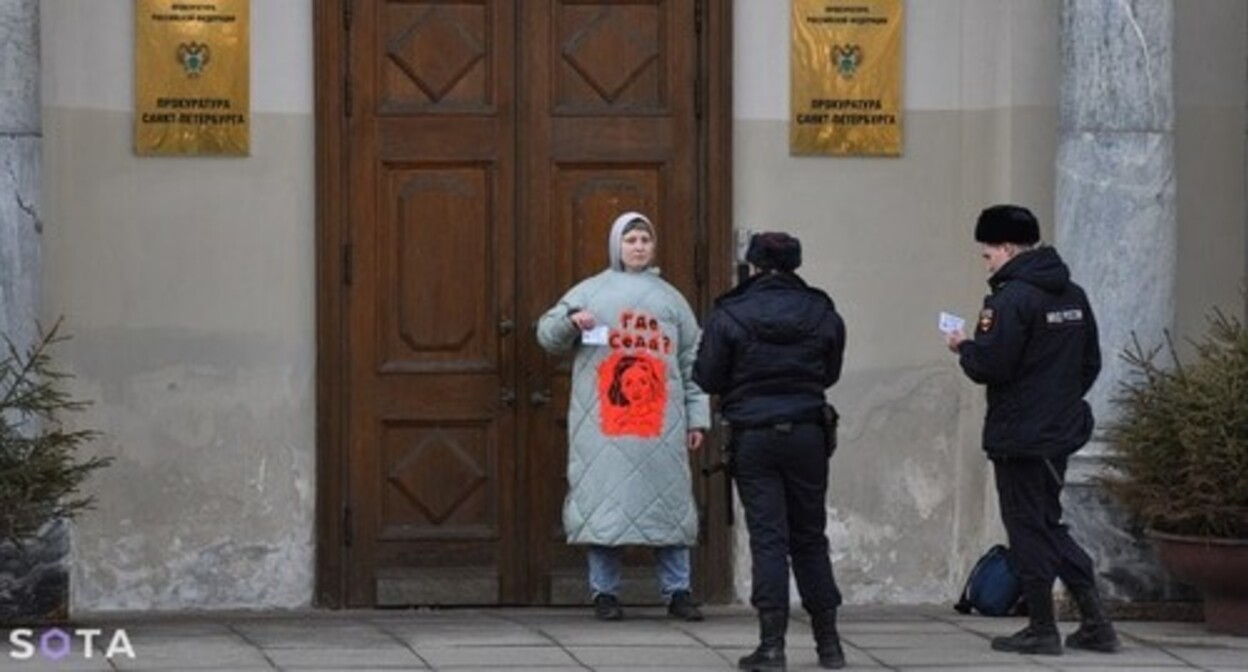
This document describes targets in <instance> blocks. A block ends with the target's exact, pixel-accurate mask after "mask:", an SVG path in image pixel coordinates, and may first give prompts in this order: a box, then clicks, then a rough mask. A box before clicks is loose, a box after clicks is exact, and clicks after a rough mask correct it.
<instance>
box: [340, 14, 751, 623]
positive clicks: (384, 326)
mask: <svg viewBox="0 0 1248 672" xmlns="http://www.w3.org/2000/svg"><path fill="white" fill-rule="evenodd" d="M320 1H321V2H322V5H321V6H322V7H325V6H326V5H329V6H334V7H336V8H338V9H341V10H342V14H341V15H339V17H340V18H339V19H336V21H338V25H340V27H341V29H342V30H341V31H333V30H329V29H328V28H327V27H326V26H325V25H322V26H320V27H319V28H318V31H319V32H318V35H320V36H321V37H322V38H323V39H324V41H325V44H323V45H321V46H318V49H319V50H321V51H318V54H320V55H322V56H325V55H326V54H328V56H327V57H326V58H322V59H321V63H322V65H321V66H320V67H321V71H322V72H323V73H324V72H329V73H331V75H332V74H337V71H339V70H340V71H341V87H340V88H339V87H337V86H328V87H327V86H325V82H326V81H327V80H328V81H331V82H334V81H336V80H333V79H330V77H328V76H325V77H322V78H321V79H318V81H319V82H320V83H321V85H322V88H321V89H320V90H318V96H319V97H321V100H318V110H319V111H321V113H322V114H323V115H325V116H328V117H331V119H330V120H329V121H325V120H320V121H318V129H320V131H321V136H319V138H318V147H320V148H321V150H322V156H321V158H320V160H319V161H320V162H319V164H318V165H319V166H320V169H321V174H320V178H321V182H320V184H321V185H322V190H323V193H322V194H321V198H322V203H323V204H326V205H327V206H328V207H329V208H330V211H329V212H328V213H325V212H322V214H321V217H322V220H323V221H328V222H329V224H327V225H325V232H323V233H322V238H321V241H322V242H321V244H322V245H324V244H325V240H326V237H327V236H330V235H332V234H336V235H338V236H339V240H341V241H342V243H341V244H342V254H341V257H337V256H334V255H331V254H326V253H324V252H322V254H321V257H320V258H321V265H322V271H321V273H322V276H321V282H322V283H323V284H322V290H323V291H322V297H321V299H320V304H319V305H320V306H321V308H322V317H321V320H322V321H321V324H322V327H323V328H324V327H325V325H329V332H330V333H331V336H334V335H336V337H337V340H332V339H331V340H332V342H331V343H330V345H329V346H327V345H326V344H325V342H324V340H323V342H322V345H321V348H322V358H321V360H320V361H321V365H322V366H323V367H326V371H324V372H322V374H320V375H321V376H322V378H321V380H322V396H321V398H322V400H324V401H325V402H326V403H325V404H324V409H325V410H323V418H325V419H324V422H323V425H324V429H323V431H322V440H323V441H327V442H330V443H331V444H333V445H338V446H341V449H340V450H341V452H340V453H339V452H333V451H330V452H328V453H323V457H324V459H323V460H322V462H321V465H322V470H329V471H332V472H335V473H323V474H322V476H321V481H320V483H321V484H322V487H323V489H324V492H323V493H322V495H321V500H320V501H321V503H322V507H323V511H322V513H321V527H322V536H321V543H322V544H339V545H340V546H341V549H342V550H341V552H340V554H338V555H334V554H333V553H330V552H329V551H323V552H322V553H321V555H320V558H321V562H320V572H321V573H322V575H321V576H320V578H319V579H318V585H319V586H320V587H321V591H322V592H321V594H322V595H329V597H328V598H322V599H327V600H329V601H337V600H338V599H339V598H337V597H334V595H341V603H342V604H345V605H347V606H387V605H411V604H548V603H558V602H568V601H574V602H579V601H583V600H584V599H585V597H586V596H585V585H584V582H585V579H584V562H583V558H582V556H581V555H580V554H579V553H578V552H577V550H576V549H570V548H568V547H567V546H566V545H565V544H564V543H563V536H562V531H561V529H560V525H559V508H560V504H561V502H562V500H563V496H564V494H565V488H566V483H565V480H564V467H565V459H566V451H567V445H566V433H565V432H566V428H565V427H564V421H563V417H564V414H565V412H566V407H567V406H566V405H567V392H568V380H567V362H566V361H564V360H561V359H558V358H552V357H549V356H547V355H546V354H545V353H543V352H542V351H541V349H540V348H539V347H538V345H537V343H536V339H535V338H534V333H533V324H534V321H535V320H536V318H537V316H538V315H540V314H541V312H542V311H543V310H545V308H547V307H548V306H550V305H551V304H552V303H553V302H554V301H555V300H556V299H557V298H558V297H559V296H560V295H561V294H562V293H563V292H564V291H565V290H566V289H567V288H568V287H570V286H571V285H572V284H573V283H574V282H575V281H576V280H579V279H580V278H582V277H585V276H587V275H589V274H591V273H595V272H597V271H598V270H599V269H601V268H602V267H603V266H604V265H605V263H606V256H607V255H606V234H607V227H608V226H609V225H610V222H611V220H612V219H613V218H614V216H615V215H616V214H618V212H620V211H623V210H624V209H639V210H643V211H645V212H647V213H649V214H650V215H651V216H652V217H653V219H654V221H655V223H656V225H657V227H658V231H659V257H660V263H661V265H662V266H663V269H664V275H665V277H666V278H668V280H669V281H671V282H673V284H675V285H676V286H678V287H679V288H680V289H681V290H682V291H683V292H684V293H685V294H686V296H688V297H689V298H690V300H691V302H692V303H694V304H695V305H698V304H699V303H700V302H704V301H705V300H706V296H707V295H708V294H709V290H708V288H707V287H706V286H705V285H706V283H705V282H704V278H705V269H706V267H707V258H706V257H707V255H706V254H705V253H704V251H703V250H704V246H703V241H704V240H705V237H706V235H707V234H706V230H705V229H706V224H705V222H704V221H702V220H704V219H705V213H704V212H703V211H702V208H703V206H702V204H701V202H700V198H701V196H700V194H701V193H702V192H701V191H700V185H703V184H704V182H703V181H704V180H706V179H707V177H706V175H707V173H708V169H707V167H706V164H705V161H704V160H701V159H700V158H699V138H700V137H704V127H703V125H702V124H704V122H703V121H702V120H701V119H700V117H699V114H698V105H699V102H698V101H699V95H700V90H699V88H698V72H699V36H698V30H699V19H698V12H699V11H700V7H701V4H700V3H699V2H697V1H695V0H631V1H621V0H615V1H610V0H598V1H592V0H441V1H434V0H320ZM335 59H337V60H335ZM720 179H726V177H724V178H720ZM326 205H323V206H322V207H326ZM339 213H340V214H339ZM339 217H340V218H341V223H338V222H339V220H338V218H339ZM338 272H340V274H341V276H342V280H341V283H340V285H339V284H331V283H332V282H333V281H332V280H329V281H327V278H333V277H334V275H337V274H338ZM338 325H340V326H338ZM339 409H341V410H339ZM698 480H699V484H698V488H699V492H700V497H702V498H704V499H705V498H706V497H707V494H706V493H705V492H704V490H705V489H706V488H705V485H704V484H703V483H701V479H698ZM326 483H329V485H325V484H326ZM339 502H340V503H341V504H340V505H341V506H342V514H343V515H342V516H341V518H339V517H338V515H337V512H336V511H332V507H335V506H338V505H339ZM325 509H329V510H330V511H329V512H327V511H326V510H325ZM340 521H341V522H340ZM722 533H723V532H722V528H719V534H722ZM704 536H705V535H704ZM717 548H718V549H719V551H718V552H722V550H723V548H724V546H723V545H722V544H721V545H719V546H718V547H717ZM702 553H703V555H705V552H702ZM641 557H642V558H644V560H645V562H646V564H647V570H646V572H647V573H646V575H645V581H646V582H647V584H646V585H647V592H646V596H647V597H653V590H652V586H653V579H652V572H651V571H650V570H649V569H648V567H649V563H650V558H649V556H648V555H646V556H641ZM716 567H717V568H719V569H717V570H716V571H717V572H718V573H715V574H711V573H709V572H708V575H709V576H700V577H699V578H700V579H701V580H703V581H705V580H707V579H708V578H709V580H711V581H713V582H715V583H716V584H725V582H726V579H727V575H726V565H724V564H722V563H720V564H718V565H716ZM326 572H332V573H333V574H334V575H335V576H338V577H340V578H337V579H327V578H325V576H324V573H326ZM334 586H337V588H334Z"/></svg>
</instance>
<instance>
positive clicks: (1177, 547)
mask: <svg viewBox="0 0 1248 672" xmlns="http://www.w3.org/2000/svg"><path fill="white" fill-rule="evenodd" d="M1149 536H1150V537H1151V538H1152V539H1154V540H1155V541H1156V542H1157V550H1158V554H1159V557H1160V559H1161V566H1162V567H1164V568H1165V569H1166V571H1168V572H1170V574H1171V575H1172V576H1174V578H1175V579H1177V580H1178V581H1180V582H1182V583H1186V584H1188V585H1191V586H1195V587H1196V588H1197V589H1199V590H1200V593H1201V595H1202V596H1203V597H1204V601H1205V627H1207V628H1208V629H1209V630H1210V631H1211V632H1223V633H1228V634H1232V635H1237V636H1240V637H1245V636H1248V539H1215V538H1212V537H1185V536H1181V535H1176V534H1167V533H1165V532H1157V531H1150V532H1149Z"/></svg>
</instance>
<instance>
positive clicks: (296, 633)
mask: <svg viewBox="0 0 1248 672" xmlns="http://www.w3.org/2000/svg"><path fill="white" fill-rule="evenodd" d="M705 611H706V614H707V619H706V620H705V621H704V622H701V623H683V622H676V621H671V620H668V619H667V618H665V617H664V612H663V610H662V609H661V608H658V607H650V608H633V609H628V610H627V615H628V616H627V619H626V620H625V621H623V622H619V623H602V622H598V621H595V620H593V619H592V618H591V617H590V614H589V610H588V609H587V608H567V609H544V608H543V609H447V610H428V609H421V610H407V611H349V612H341V611H338V612H335V611H309V612H277V613H244V614H219V613H205V614H202V615H193V616H190V615H181V614H179V615H173V616H160V615H153V614H142V615H136V616H133V617H125V616H119V615H108V616H107V617H100V618H93V619H91V618H89V619H83V620H82V622H80V623H76V624H75V627H77V628H97V629H99V630H101V632H100V634H97V635H94V636H93V647H92V648H93V654H94V655H93V656H92V657H91V658H90V659H87V658H86V657H85V656H84V651H83V649H84V646H83V638H82V635H81V634H74V633H73V632H72V631H73V628H66V630H69V631H70V636H69V637H68V638H62V637H61V635H60V634H56V635H55V636H53V638H52V639H51V640H49V642H48V647H49V650H50V651H52V652H53V653H57V652H59V651H60V650H61V649H62V648H63V646H62V644H63V643H64V642H65V641H70V642H72V644H73V650H72V651H71V652H69V653H68V654H67V655H65V656H64V657H62V658H60V660H58V661H52V660H50V659H49V658H48V656H47V655H46V654H45V653H44V651H43V650H41V649H40V646H39V640H40V638H41V637H42V636H43V635H45V634H46V633H48V632H49V631H48V630H41V629H35V630H34V632H33V633H32V634H30V635H26V634H24V633H20V632H19V633H18V639H19V640H21V641H28V642H30V643H31V644H30V646H29V647H23V646H16V647H15V646H14V644H13V640H12V638H11V637H12V636H11V634H10V632H9V631H3V632H0V635H2V636H3V639H0V670H6V671H7V670H17V671H19V672H35V671H36V670H232V671H237V672H245V671H248V670H321V671H323V670H459V671H462V672H470V671H472V670H523V671H528V670H534V671H537V670H604V671H614V670H620V671H622V670H638V669H646V670H679V671H681V672H696V671H699V670H732V669H736V660H737V658H738V657H740V656H741V655H744V654H745V653H748V652H749V651H750V650H751V649H752V648H753V646H754V644H755V642H756V640H755V637H756V634H755V632H756V631H755V621H754V617H753V613H752V612H751V611H750V610H748V609H747V608H745V607H740V606H734V607H708V608H706V610H705ZM797 620H798V622H794V623H793V624H791V625H790V629H789V647H788V655H789V669H790V670H815V669H818V666H817V665H816V661H815V655H814V648H813V644H812V643H811V639H810V628H809V626H808V625H807V624H806V619H805V616H804V615H800V616H799V617H798V619H797ZM1022 624H1023V620H1022V619H1017V618H985V617H981V616H961V615H958V614H955V613H954V612H953V611H952V610H951V609H950V608H948V607H937V606H931V607H917V608H903V607H886V608H877V607H852V606H851V607H846V608H845V609H843V610H842V618H841V634H842V637H843V639H844V642H845V649H846V655H847V657H848V658H849V668H850V669H863V670H872V669H874V670H946V671H947V670H976V671H981V672H986V671H988V670H1037V671H1041V670H1045V671H1053V670H1057V671H1064V670H1070V671H1084V670H1087V671H1090V670H1121V671H1123V672H1126V671H1127V670H1130V671H1132V672H1141V671H1142V672H1150V671H1163V670H1164V671H1175V670H1211V671H1212V670H1248V638H1236V637H1226V636H1215V635H1211V634H1209V633H1207V632H1206V631H1205V630H1204V626H1203V625H1202V624H1200V623H1175V622H1120V623H1119V632H1120V634H1121V635H1122V638H1123V642H1124V645H1125V648H1124V650H1123V651H1122V652H1121V653H1119V654H1117V655H1103V654H1091V653H1077V652H1068V653H1067V654H1066V655H1064V656H1061V657H1043V656H1018V655H1013V654H1005V653H998V652H995V651H992V650H991V649H990V648H989V647H988V639H989V638H990V637H991V636H994V635H998V634H1005V633H1009V632H1013V631H1014V630H1016V629H1018V628H1019V627H1021V626H1022ZM1074 627H1075V626H1074V624H1073V623H1063V624H1062V629H1063V631H1065V632H1070V631H1071V630H1073V629H1074ZM119 628H120V629H122V630H123V632H124V636H125V639H126V640H128V642H129V644H130V645H131V647H132V648H133V650H134V653H135V657H134V658H133V659H132V658H129V657H127V656H125V655H124V653H123V652H122V651H121V650H120V649H118V651H117V654H118V655H116V656H114V657H113V658H112V659H111V660H110V659H106V658H105V656H104V654H105V651H106V649H107V648H108V647H109V646H110V644H114V643H117V644H120V642H117V630H118V629H119ZM32 649H33V651H32ZM23 652H25V653H29V654H31V655H30V656H29V658H28V659H18V658H15V657H14V654H15V653H17V654H21V653H23Z"/></svg>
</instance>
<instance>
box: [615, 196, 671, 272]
mask: <svg viewBox="0 0 1248 672" xmlns="http://www.w3.org/2000/svg"><path fill="white" fill-rule="evenodd" d="M638 219H640V220H641V221H643V222H645V223H646V224H648V225H649V226H650V231H651V235H652V236H653V238H654V242H655V243H658V242H659V231H658V229H656V228H655V226H654V222H651V221H650V218H649V217H647V216H645V215H643V214H641V213H640V212H634V211H629V212H626V213H624V214H622V215H620V216H619V217H616V218H615V221H614V222H612V223H611V233H609V234H607V258H608V259H609V263H610V267H611V270H613V271H623V270H625V269H624V260H623V259H622V258H621V257H620V239H621V238H623V237H624V227H626V226H628V225H629V223H630V222H632V221H634V220H638ZM650 268H651V269H653V268H654V262H651V263H650Z"/></svg>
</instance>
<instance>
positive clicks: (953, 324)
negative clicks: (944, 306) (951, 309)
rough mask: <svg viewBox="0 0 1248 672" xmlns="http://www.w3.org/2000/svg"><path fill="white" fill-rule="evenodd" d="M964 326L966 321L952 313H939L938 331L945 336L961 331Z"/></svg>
mask: <svg viewBox="0 0 1248 672" xmlns="http://www.w3.org/2000/svg"><path fill="white" fill-rule="evenodd" d="M965 326H966V320H964V319H962V318H960V317H958V316H957V315H954V314H953V313H946V312H943V311H942V312H941V313H940V330H941V332H943V333H946V334H952V333H953V332H955V331H962V328H963V327H965Z"/></svg>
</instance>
